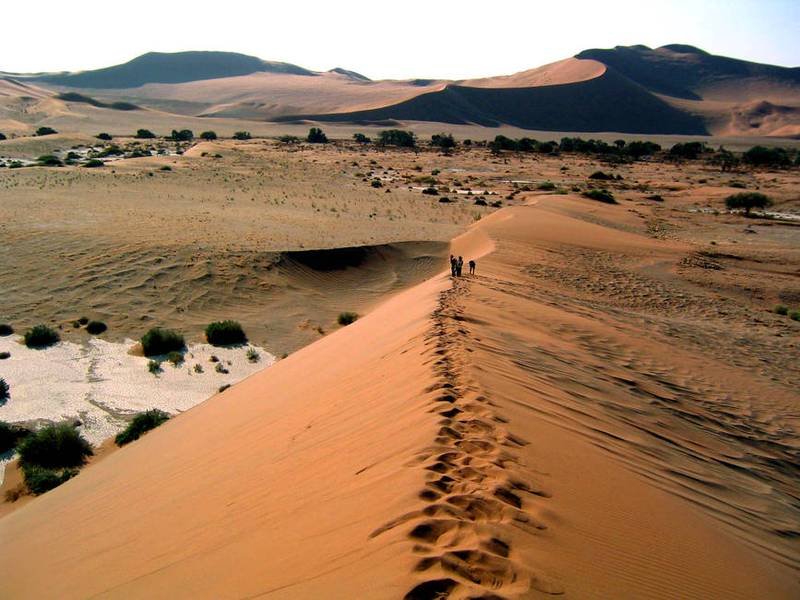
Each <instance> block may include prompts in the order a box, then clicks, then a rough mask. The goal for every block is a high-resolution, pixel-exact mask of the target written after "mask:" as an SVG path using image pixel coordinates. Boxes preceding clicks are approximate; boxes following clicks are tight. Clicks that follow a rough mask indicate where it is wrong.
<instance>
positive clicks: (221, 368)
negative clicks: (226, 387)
mask: <svg viewBox="0 0 800 600" xmlns="http://www.w3.org/2000/svg"><path fill="white" fill-rule="evenodd" d="M214 370H215V371H216V372H217V373H220V374H222V375H227V374H228V373H230V371H228V369H226V368H225V365H223V364H222V363H221V362H218V363H217V365H216V366H215V367H214Z"/></svg>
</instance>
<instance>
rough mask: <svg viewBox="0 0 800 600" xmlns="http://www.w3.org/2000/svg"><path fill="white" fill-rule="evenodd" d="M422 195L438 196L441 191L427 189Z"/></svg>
mask: <svg viewBox="0 0 800 600" xmlns="http://www.w3.org/2000/svg"><path fill="white" fill-rule="evenodd" d="M422 193H423V194H427V195H429V196H438V195H439V190H437V189H436V188H435V187H426V188H425V189H424V190H422Z"/></svg>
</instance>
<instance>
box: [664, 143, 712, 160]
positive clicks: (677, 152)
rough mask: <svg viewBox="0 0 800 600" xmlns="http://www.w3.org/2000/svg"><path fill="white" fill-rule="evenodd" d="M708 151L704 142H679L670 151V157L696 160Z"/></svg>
mask: <svg viewBox="0 0 800 600" xmlns="http://www.w3.org/2000/svg"><path fill="white" fill-rule="evenodd" d="M705 149H706V145H705V144H704V143H703V142H678V143H677V144H675V145H674V146H672V148H670V149H669V155H670V156H671V157H673V158H685V159H688V160H694V159H696V158H697V157H698V156H700V154H702V153H703V152H704V151H705Z"/></svg>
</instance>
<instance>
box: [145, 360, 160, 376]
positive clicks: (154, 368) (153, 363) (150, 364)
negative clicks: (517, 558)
mask: <svg viewBox="0 0 800 600" xmlns="http://www.w3.org/2000/svg"><path fill="white" fill-rule="evenodd" d="M147 370H148V371H150V373H152V374H153V375H158V374H159V373H161V363H160V362H158V361H157V360H148V361H147Z"/></svg>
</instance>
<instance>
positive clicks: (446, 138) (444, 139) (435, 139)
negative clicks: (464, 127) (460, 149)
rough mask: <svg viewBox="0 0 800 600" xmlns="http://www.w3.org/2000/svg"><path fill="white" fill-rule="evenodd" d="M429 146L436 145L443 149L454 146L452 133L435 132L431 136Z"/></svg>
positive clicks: (454, 141)
mask: <svg viewBox="0 0 800 600" xmlns="http://www.w3.org/2000/svg"><path fill="white" fill-rule="evenodd" d="M431 146H437V147H439V148H442V149H443V150H446V149H449V148H455V146H456V140H455V138H453V134H452V133H435V134H433V135H432V136H431Z"/></svg>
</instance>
